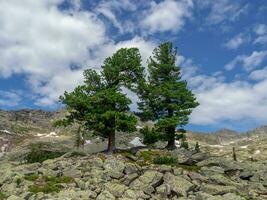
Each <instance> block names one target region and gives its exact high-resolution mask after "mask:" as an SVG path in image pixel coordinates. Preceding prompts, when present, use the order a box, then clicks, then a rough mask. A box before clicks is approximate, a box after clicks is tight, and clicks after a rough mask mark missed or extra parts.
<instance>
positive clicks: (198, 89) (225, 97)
mask: <svg viewBox="0 0 267 200" xmlns="http://www.w3.org/2000/svg"><path fill="white" fill-rule="evenodd" d="M266 70H267V69H266V68H265V69H263V70H256V71H253V72H252V73H251V75H250V77H251V78H253V79H255V80H257V82H256V83H251V82H249V81H238V80H234V81H232V82H227V81H226V80H225V78H224V77H223V76H222V75H221V73H216V74H215V75H214V74H213V75H210V76H209V75H203V74H200V73H198V68H197V67H196V66H195V69H194V70H193V73H192V70H189V75H188V74H187V72H186V71H183V76H186V77H187V81H188V83H189V85H190V87H192V88H193V92H194V93H195V94H196V97H197V100H198V102H199V103H200V105H199V106H198V107H197V108H196V109H195V110H194V111H193V113H192V115H191V117H190V123H191V124H195V125H216V124H220V123H223V122H224V121H229V120H230V121H232V122H234V121H239V120H245V119H246V120H247V119H251V120H254V121H257V122H258V123H266V122H267V116H266V115H265V113H266V112H267V90H266V87H267V76H264V74H262V73H264V72H266ZM265 74H266V73H265Z"/></svg>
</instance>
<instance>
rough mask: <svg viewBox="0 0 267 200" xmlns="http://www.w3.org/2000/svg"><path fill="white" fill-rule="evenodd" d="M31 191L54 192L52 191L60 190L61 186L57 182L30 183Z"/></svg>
mask: <svg viewBox="0 0 267 200" xmlns="http://www.w3.org/2000/svg"><path fill="white" fill-rule="evenodd" d="M29 191H30V192H32V193H35V194H36V193H38V192H43V193H52V192H59V191H60V188H59V186H58V185H56V184H53V183H46V184H44V185H30V186H29Z"/></svg>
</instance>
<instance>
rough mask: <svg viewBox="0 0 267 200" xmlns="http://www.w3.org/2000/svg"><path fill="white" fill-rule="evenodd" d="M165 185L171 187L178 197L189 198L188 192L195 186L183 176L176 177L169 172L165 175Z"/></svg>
mask: <svg viewBox="0 0 267 200" xmlns="http://www.w3.org/2000/svg"><path fill="white" fill-rule="evenodd" d="M164 183H165V184H167V185H169V186H170V188H171V191H172V192H174V193H175V194H176V195H182V196H184V197H186V196H187V192H189V191H191V190H192V189H193V188H194V185H193V184H192V183H191V182H189V181H188V180H186V179H185V178H183V177H181V176H174V175H173V174H171V173H169V172H167V173H166V174H165V175H164Z"/></svg>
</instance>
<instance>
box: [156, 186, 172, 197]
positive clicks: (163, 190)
mask: <svg viewBox="0 0 267 200" xmlns="http://www.w3.org/2000/svg"><path fill="white" fill-rule="evenodd" d="M157 193H158V194H159V195H160V197H162V198H167V197H168V196H169V195H170V194H171V186H170V185H168V184H162V185H160V186H159V187H157Z"/></svg>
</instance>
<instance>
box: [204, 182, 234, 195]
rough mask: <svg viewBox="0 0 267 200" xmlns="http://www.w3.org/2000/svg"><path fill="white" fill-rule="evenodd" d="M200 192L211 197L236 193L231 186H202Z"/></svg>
mask: <svg viewBox="0 0 267 200" xmlns="http://www.w3.org/2000/svg"><path fill="white" fill-rule="evenodd" d="M200 190H201V191H203V192H205V193H208V194H212V195H223V194H226V193H231V192H236V190H237V189H236V188H235V187H233V186H222V185H213V184H202V185H201V187H200Z"/></svg>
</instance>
